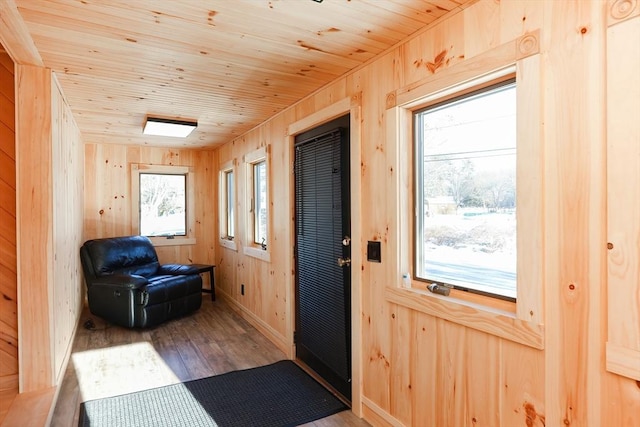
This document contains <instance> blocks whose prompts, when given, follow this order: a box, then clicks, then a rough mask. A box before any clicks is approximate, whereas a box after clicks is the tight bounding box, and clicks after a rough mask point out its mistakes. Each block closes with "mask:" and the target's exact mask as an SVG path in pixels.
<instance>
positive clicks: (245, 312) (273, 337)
mask: <svg viewBox="0 0 640 427" xmlns="http://www.w3.org/2000/svg"><path fill="white" fill-rule="evenodd" d="M216 296H221V297H222V299H224V301H225V302H226V303H228V304H229V305H230V306H231V308H232V309H233V311H235V312H236V313H238V314H239V315H240V316H242V318H243V319H245V320H246V321H247V322H249V323H250V324H251V326H253V327H254V328H256V329H257V330H258V331H260V333H261V334H262V335H264V336H265V337H267V338H268V339H269V341H271V342H272V343H274V344H275V345H276V347H278V348H279V349H280V350H282V352H283V353H284V354H287V355H288V354H289V353H290V347H291V346H290V345H288V344H287V340H286V338H285V337H284V336H282V334H280V333H279V332H278V331H276V330H275V329H273V327H271V326H270V325H268V324H267V323H265V321H264V320H262V319H261V318H260V317H258V316H257V315H256V314H255V313H253V312H251V311H250V310H249V309H247V308H246V307H245V306H243V305H242V304H240V303H239V302H238V301H236V300H235V299H233V298H232V297H230V296H229V295H228V294H227V293H225V292H223V291H218V290H216Z"/></svg>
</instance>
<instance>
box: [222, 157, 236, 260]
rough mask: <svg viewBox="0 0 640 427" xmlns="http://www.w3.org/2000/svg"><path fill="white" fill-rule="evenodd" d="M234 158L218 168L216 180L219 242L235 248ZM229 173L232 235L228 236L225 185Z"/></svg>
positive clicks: (227, 205) (226, 187) (224, 245)
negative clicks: (231, 191)
mask: <svg viewBox="0 0 640 427" xmlns="http://www.w3.org/2000/svg"><path fill="white" fill-rule="evenodd" d="M236 163H237V162H236V160H235V159H233V160H229V161H228V162H226V163H224V164H223V165H222V166H221V167H220V170H219V173H218V177H219V178H218V180H219V193H218V194H219V197H218V207H219V221H220V222H219V224H220V227H219V236H218V237H219V239H218V240H219V243H220V245H221V246H223V247H225V248H227V249H231V250H237V243H236V240H237V237H238V236H237V235H238V174H237V171H236ZM229 173H233V196H234V197H233V218H232V219H233V226H234V227H233V228H234V233H233V236H229V234H228V227H229V217H228V216H229V200H228V186H227V176H228V174H229Z"/></svg>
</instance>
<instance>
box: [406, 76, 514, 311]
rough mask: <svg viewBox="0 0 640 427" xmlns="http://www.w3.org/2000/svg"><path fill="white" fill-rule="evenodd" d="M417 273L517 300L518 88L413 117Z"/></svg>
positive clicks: (459, 101) (466, 99) (495, 91)
mask: <svg viewBox="0 0 640 427" xmlns="http://www.w3.org/2000/svg"><path fill="white" fill-rule="evenodd" d="M416 129H417V132H416V148H417V158H418V159H420V160H419V161H418V163H417V165H416V167H417V171H418V174H417V175H416V176H417V177H418V178H417V182H416V184H417V185H416V187H417V195H416V197H417V199H416V200H419V201H420V202H419V203H417V214H418V217H417V221H416V224H417V227H416V231H417V233H416V239H417V241H416V276H417V277H418V278H422V279H426V280H429V281H435V282H441V283H445V284H449V285H453V286H454V287H458V288H463V289H470V290H475V291H480V292H486V293H490V294H497V295H501V296H504V297H508V298H515V297H516V87H515V83H510V84H508V85H503V86H500V87H498V88H495V87H494V88H492V89H490V90H485V91H483V92H480V93H475V94H471V95H469V96H466V97H464V98H462V99H457V100H454V101H451V102H448V103H445V104H442V105H438V106H436V107H434V108H430V109H427V110H425V111H422V112H420V113H417V114H416Z"/></svg>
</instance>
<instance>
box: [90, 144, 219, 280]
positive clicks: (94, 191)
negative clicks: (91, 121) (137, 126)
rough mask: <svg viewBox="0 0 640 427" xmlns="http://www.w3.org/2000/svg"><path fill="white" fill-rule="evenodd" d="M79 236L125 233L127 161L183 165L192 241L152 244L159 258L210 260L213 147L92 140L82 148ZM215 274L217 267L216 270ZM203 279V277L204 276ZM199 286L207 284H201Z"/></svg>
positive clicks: (213, 206) (214, 206) (128, 209)
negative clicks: (189, 191) (189, 171)
mask: <svg viewBox="0 0 640 427" xmlns="http://www.w3.org/2000/svg"><path fill="white" fill-rule="evenodd" d="M84 154H85V156H84V161H85V164H84V167H85V170H86V171H88V172H87V173H86V174H85V182H84V188H85V191H84V197H85V203H84V235H85V239H87V240H88V239H97V238H103V237H115V236H128V235H131V234H132V233H133V228H132V223H131V218H132V213H131V212H132V210H131V209H132V206H131V164H135V163H144V164H154V165H175V166H189V167H192V168H193V170H194V178H195V182H194V183H192V185H194V188H195V191H194V196H195V200H194V202H195V210H196V212H195V224H194V225H192V226H193V227H194V231H195V237H196V244H195V245H176V246H161V247H157V248H156V250H157V252H158V257H159V258H160V261H161V262H163V263H168V262H181V263H214V260H215V256H214V254H215V246H214V238H213V236H214V230H217V202H216V194H217V187H216V185H217V180H216V177H215V173H217V169H216V164H217V162H216V160H215V159H216V155H215V153H214V152H213V151H197V150H191V149H170V148H157V147H146V146H145V147H140V146H125V145H117V144H93V143H91V142H87V143H86V144H85V148H84ZM216 273H217V271H216ZM206 280H208V279H206ZM205 286H208V285H206V284H205Z"/></svg>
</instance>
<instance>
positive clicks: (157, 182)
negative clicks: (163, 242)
mask: <svg viewBox="0 0 640 427" xmlns="http://www.w3.org/2000/svg"><path fill="white" fill-rule="evenodd" d="M186 181H187V177H186V176H185V175H162V174H143V173H141V174H140V234H141V235H143V236H185V235H186V234H187V233H186V229H187V220H186V218H187V216H186V197H185V189H186Z"/></svg>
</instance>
